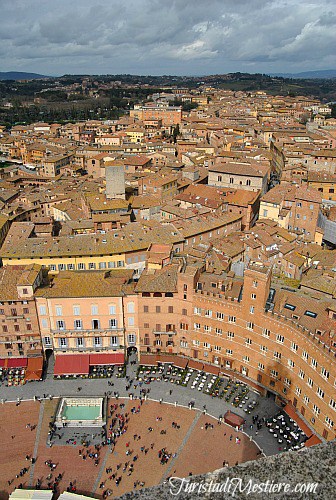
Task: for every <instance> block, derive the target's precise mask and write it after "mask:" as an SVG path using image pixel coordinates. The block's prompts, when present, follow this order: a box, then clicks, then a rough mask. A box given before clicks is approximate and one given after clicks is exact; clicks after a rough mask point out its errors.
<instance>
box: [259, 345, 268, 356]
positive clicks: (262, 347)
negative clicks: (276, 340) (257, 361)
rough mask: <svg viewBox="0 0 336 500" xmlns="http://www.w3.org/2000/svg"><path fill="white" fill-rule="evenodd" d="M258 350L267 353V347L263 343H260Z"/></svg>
mask: <svg viewBox="0 0 336 500" xmlns="http://www.w3.org/2000/svg"><path fill="white" fill-rule="evenodd" d="M260 350H261V352H262V353H263V354H266V353H267V351H268V348H267V346H265V345H261V346H260Z"/></svg>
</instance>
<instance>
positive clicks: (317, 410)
mask: <svg viewBox="0 0 336 500" xmlns="http://www.w3.org/2000/svg"><path fill="white" fill-rule="evenodd" d="M320 412H321V410H320V408H319V407H318V406H316V405H315V404H314V405H313V413H314V414H315V415H319V414H320Z"/></svg>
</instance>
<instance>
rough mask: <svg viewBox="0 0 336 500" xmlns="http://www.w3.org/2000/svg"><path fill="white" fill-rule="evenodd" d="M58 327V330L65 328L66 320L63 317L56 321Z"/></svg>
mask: <svg viewBox="0 0 336 500" xmlns="http://www.w3.org/2000/svg"><path fill="white" fill-rule="evenodd" d="M56 328H57V330H65V322H64V321H63V320H62V319H60V320H58V321H56Z"/></svg>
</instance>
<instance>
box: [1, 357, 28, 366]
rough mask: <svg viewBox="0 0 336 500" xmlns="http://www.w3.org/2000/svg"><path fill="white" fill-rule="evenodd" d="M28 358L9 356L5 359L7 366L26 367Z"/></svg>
mask: <svg viewBox="0 0 336 500" xmlns="http://www.w3.org/2000/svg"><path fill="white" fill-rule="evenodd" d="M26 366H27V358H7V359H5V364H4V367H5V368H26Z"/></svg>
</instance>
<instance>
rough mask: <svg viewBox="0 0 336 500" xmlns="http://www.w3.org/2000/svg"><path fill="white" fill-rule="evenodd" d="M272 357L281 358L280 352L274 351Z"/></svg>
mask: <svg viewBox="0 0 336 500" xmlns="http://www.w3.org/2000/svg"><path fill="white" fill-rule="evenodd" d="M273 358H274V359H277V360H280V359H281V352H278V351H274V354H273Z"/></svg>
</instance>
